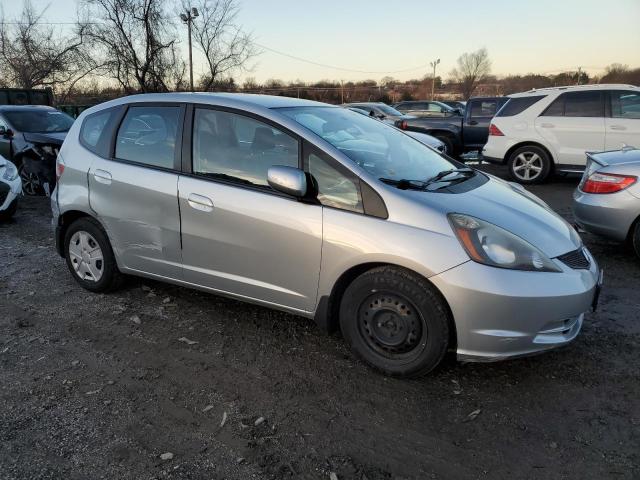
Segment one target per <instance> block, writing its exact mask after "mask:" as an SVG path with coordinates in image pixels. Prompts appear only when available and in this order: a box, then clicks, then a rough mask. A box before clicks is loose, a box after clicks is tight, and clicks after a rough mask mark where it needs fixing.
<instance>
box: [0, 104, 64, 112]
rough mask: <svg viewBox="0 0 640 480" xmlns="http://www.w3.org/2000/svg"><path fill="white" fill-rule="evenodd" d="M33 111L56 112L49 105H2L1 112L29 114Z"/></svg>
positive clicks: (0, 106)
mask: <svg viewBox="0 0 640 480" xmlns="http://www.w3.org/2000/svg"><path fill="white" fill-rule="evenodd" d="M33 110H55V108H53V107H50V106H48V105H0V112H28V111H33Z"/></svg>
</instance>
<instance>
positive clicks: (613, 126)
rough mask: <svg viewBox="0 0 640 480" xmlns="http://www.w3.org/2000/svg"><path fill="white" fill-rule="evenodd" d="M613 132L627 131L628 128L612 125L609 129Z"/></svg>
mask: <svg viewBox="0 0 640 480" xmlns="http://www.w3.org/2000/svg"><path fill="white" fill-rule="evenodd" d="M609 128H610V129H611V130H626V129H627V127H625V126H624V125H611V126H610V127H609Z"/></svg>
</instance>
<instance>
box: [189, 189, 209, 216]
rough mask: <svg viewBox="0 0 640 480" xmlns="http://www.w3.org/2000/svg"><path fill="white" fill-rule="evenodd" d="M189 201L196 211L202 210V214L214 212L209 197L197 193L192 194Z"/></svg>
mask: <svg viewBox="0 0 640 480" xmlns="http://www.w3.org/2000/svg"><path fill="white" fill-rule="evenodd" d="M187 201H188V202H189V205H190V206H191V208H194V209H196V210H200V211H201V212H212V211H213V202H212V201H211V199H210V198H209V197H205V196H204V195H198V194H197V193H190V194H189V196H188V197H187Z"/></svg>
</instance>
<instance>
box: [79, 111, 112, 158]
mask: <svg viewBox="0 0 640 480" xmlns="http://www.w3.org/2000/svg"><path fill="white" fill-rule="evenodd" d="M113 113H114V110H113V109H109V110H104V111H101V112H97V113H94V114H92V115H89V116H87V118H85V119H84V121H83V122H82V128H81V129H80V141H81V142H82V144H83V145H84V146H85V147H86V148H88V149H89V150H91V151H92V152H94V153H97V154H99V155H101V156H106V155H105V154H106V152H101V151H99V149H98V143H99V142H100V139H101V138H102V134H103V132H104V131H105V126H106V125H107V123H108V122H109V121H110V120H111V119H112V115H113Z"/></svg>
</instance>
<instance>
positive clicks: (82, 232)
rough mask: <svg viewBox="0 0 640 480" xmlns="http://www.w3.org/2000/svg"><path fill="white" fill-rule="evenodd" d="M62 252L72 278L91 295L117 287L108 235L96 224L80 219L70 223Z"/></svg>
mask: <svg viewBox="0 0 640 480" xmlns="http://www.w3.org/2000/svg"><path fill="white" fill-rule="evenodd" d="M64 252H65V258H66V261H67V266H68V267H69V271H70V272H71V274H72V275H73V278H74V279H75V280H76V281H77V282H78V283H79V284H80V285H81V286H82V287H83V288H86V289H87V290H90V291H92V292H108V291H111V290H114V289H115V288H117V287H118V286H120V284H121V282H122V278H123V277H122V274H121V273H120V271H119V270H118V266H117V264H116V260H115V257H114V255H113V250H112V249H111V244H110V243H109V239H108V238H107V235H106V234H105V233H104V231H103V230H102V227H101V226H100V224H99V223H98V222H96V221H95V220H93V219H91V218H87V217H85V218H81V219H79V220H76V221H75V222H73V223H72V224H71V225H70V226H69V228H68V229H67V231H66V233H65V237H64Z"/></svg>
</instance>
